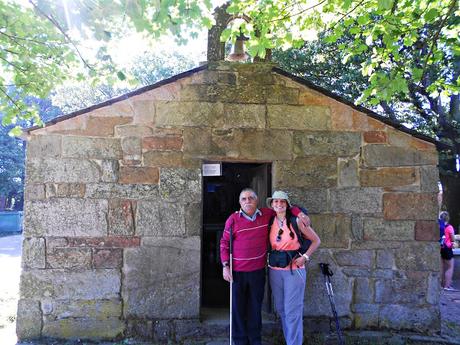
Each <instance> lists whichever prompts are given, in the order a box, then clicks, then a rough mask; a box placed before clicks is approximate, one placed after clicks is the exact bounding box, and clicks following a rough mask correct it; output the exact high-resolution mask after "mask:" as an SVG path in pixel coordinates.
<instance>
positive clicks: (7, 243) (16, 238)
mask: <svg viewBox="0 0 460 345" xmlns="http://www.w3.org/2000/svg"><path fill="white" fill-rule="evenodd" d="M21 243H22V236H21V235H13V236H7V237H0V343H1V344H2V345H14V344H16V339H17V338H16V306H17V301H18V297H19V275H20V272H21Z"/></svg>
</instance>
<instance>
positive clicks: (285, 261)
mask: <svg viewBox="0 0 460 345" xmlns="http://www.w3.org/2000/svg"><path fill="white" fill-rule="evenodd" d="M296 256H298V251H297V250H271V251H270V252H269V253H268V264H269V265H270V266H271V267H281V268H284V267H286V266H289V264H290V263H291V261H292V260H293V259H294V258H295V257H296Z"/></svg>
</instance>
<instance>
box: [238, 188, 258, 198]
mask: <svg viewBox="0 0 460 345" xmlns="http://www.w3.org/2000/svg"><path fill="white" fill-rule="evenodd" d="M244 192H250V193H252V195H254V197H255V198H256V199H257V198H258V197H257V193H256V192H255V191H254V189H252V188H244V189H243V190H242V191H241V192H240V197H239V199H238V200H241V195H242V194H243V193H244Z"/></svg>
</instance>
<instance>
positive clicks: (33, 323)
mask: <svg viewBox="0 0 460 345" xmlns="http://www.w3.org/2000/svg"><path fill="white" fill-rule="evenodd" d="M41 331H42V312H41V309H40V302H38V301H35V300H31V299H20V300H19V302H18V313H17V320H16V334H17V336H18V338H19V340H28V339H36V338H40V336H41Z"/></svg>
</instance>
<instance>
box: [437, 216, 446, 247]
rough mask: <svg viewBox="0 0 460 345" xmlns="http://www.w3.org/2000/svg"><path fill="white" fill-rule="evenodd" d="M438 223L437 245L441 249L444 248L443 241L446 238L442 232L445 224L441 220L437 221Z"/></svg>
mask: <svg viewBox="0 0 460 345" xmlns="http://www.w3.org/2000/svg"><path fill="white" fill-rule="evenodd" d="M438 223H439V244H440V245H441V247H444V246H445V243H444V240H445V239H446V236H445V235H444V231H445V229H446V225H447V224H446V223H445V222H444V221H443V220H442V219H438Z"/></svg>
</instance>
